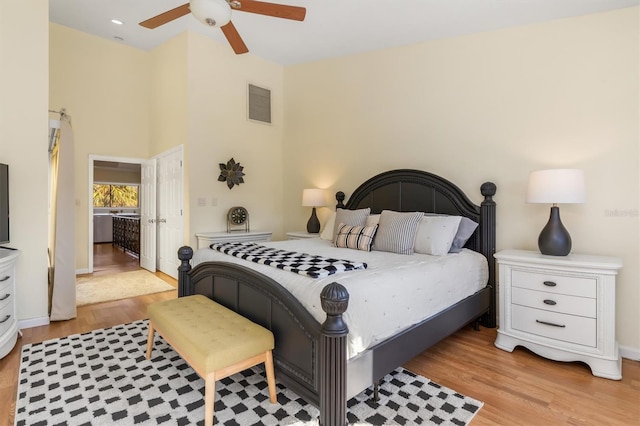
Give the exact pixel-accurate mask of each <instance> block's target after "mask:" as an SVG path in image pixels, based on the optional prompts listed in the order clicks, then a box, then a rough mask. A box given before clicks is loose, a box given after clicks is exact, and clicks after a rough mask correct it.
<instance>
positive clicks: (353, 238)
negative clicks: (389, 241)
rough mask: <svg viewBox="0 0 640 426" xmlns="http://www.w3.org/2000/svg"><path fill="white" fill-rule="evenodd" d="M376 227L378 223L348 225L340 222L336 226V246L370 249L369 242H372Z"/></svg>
mask: <svg viewBox="0 0 640 426" xmlns="http://www.w3.org/2000/svg"><path fill="white" fill-rule="evenodd" d="M376 229H378V225H371V226H350V225H345V224H344V223H341V224H340V225H339V226H338V235H337V236H336V247H343V248H350V249H357V250H363V251H371V243H373V236H374V235H375V234H376Z"/></svg>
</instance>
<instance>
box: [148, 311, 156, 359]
mask: <svg viewBox="0 0 640 426" xmlns="http://www.w3.org/2000/svg"><path fill="white" fill-rule="evenodd" d="M154 333H155V331H154V329H153V324H152V323H151V320H149V337H147V359H151V351H152V350H153V335H154Z"/></svg>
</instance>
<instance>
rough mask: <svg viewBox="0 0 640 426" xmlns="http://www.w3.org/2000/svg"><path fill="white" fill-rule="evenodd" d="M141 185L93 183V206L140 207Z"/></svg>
mask: <svg viewBox="0 0 640 426" xmlns="http://www.w3.org/2000/svg"><path fill="white" fill-rule="evenodd" d="M139 191H140V186H139V185H118V184H109V183H94V184H93V207H138V193H139Z"/></svg>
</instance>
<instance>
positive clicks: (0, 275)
mask: <svg viewBox="0 0 640 426" xmlns="http://www.w3.org/2000/svg"><path fill="white" fill-rule="evenodd" d="M7 283H13V266H5V267H0V287H3V286H5V285H6V284H7Z"/></svg>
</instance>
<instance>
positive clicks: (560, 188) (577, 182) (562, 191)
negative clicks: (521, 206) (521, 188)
mask: <svg viewBox="0 0 640 426" xmlns="http://www.w3.org/2000/svg"><path fill="white" fill-rule="evenodd" d="M586 198H587V194H586V190H585V185H584V171H582V170H578V169H550V170H538V171H535V172H531V173H530V174H529V183H528V186H527V203H544V204H562V203H568V204H579V203H584V202H585V201H586Z"/></svg>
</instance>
